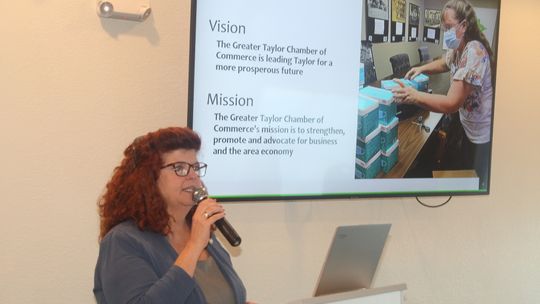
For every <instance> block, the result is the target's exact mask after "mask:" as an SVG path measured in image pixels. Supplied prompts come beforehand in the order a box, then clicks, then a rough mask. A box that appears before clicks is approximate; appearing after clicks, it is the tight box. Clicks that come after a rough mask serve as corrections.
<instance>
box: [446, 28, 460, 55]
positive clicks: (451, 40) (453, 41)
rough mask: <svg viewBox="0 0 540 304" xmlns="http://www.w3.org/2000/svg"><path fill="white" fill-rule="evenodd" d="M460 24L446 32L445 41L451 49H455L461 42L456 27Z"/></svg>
mask: <svg viewBox="0 0 540 304" xmlns="http://www.w3.org/2000/svg"><path fill="white" fill-rule="evenodd" d="M460 24H461V23H460ZM460 24H458V25H456V26H454V27H453V28H451V29H449V30H447V31H446V32H444V42H445V43H446V46H447V47H448V48H449V49H452V50H455V49H457V48H458V47H459V44H460V43H461V39H459V38H458V37H457V36H456V27H458V26H459V25H460Z"/></svg>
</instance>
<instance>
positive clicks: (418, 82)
mask: <svg viewBox="0 0 540 304" xmlns="http://www.w3.org/2000/svg"><path fill="white" fill-rule="evenodd" d="M411 82H412V83H413V87H414V88H415V89H417V90H418V91H424V92H426V91H427V90H428V83H429V77H428V76H427V75H425V74H418V75H417V76H416V77H414V78H413V79H412V81H411Z"/></svg>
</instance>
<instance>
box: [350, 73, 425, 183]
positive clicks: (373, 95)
mask: <svg viewBox="0 0 540 304" xmlns="http://www.w3.org/2000/svg"><path fill="white" fill-rule="evenodd" d="M400 80H401V82H402V84H403V85H405V86H411V87H413V88H415V89H416V90H419V91H427V90H428V82H429V77H428V76H426V75H424V74H420V75H418V76H416V77H415V78H414V79H412V80H408V79H400ZM397 86H400V84H399V83H397V82H396V81H394V80H382V81H381V87H382V89H380V88H376V87H371V86H367V87H365V88H361V89H360V91H359V97H358V131H357V134H358V135H357V139H356V167H355V169H356V170H355V178H357V179H361V178H374V177H376V176H377V175H378V174H379V172H381V171H383V172H384V173H388V172H389V171H390V170H391V169H392V168H393V167H394V166H395V165H396V163H397V161H398V154H399V140H398V122H399V120H398V118H397V117H396V109H397V105H396V103H395V101H394V95H393V94H392V91H391V90H392V88H394V87H397Z"/></svg>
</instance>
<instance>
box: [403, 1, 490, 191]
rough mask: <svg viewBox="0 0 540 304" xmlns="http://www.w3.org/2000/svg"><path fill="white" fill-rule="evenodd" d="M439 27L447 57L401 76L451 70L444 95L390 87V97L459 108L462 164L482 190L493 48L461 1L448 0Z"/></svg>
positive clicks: (432, 107) (442, 108)
mask: <svg viewBox="0 0 540 304" xmlns="http://www.w3.org/2000/svg"><path fill="white" fill-rule="evenodd" d="M442 25H443V29H445V32H444V41H445V43H446V45H447V46H448V48H449V49H450V50H449V51H448V52H447V53H446V56H443V58H441V59H439V60H436V61H433V62H431V63H428V64H426V65H423V66H420V67H415V68H412V69H411V70H410V71H409V72H408V73H407V74H406V76H405V78H407V79H411V78H414V77H416V76H417V75H418V74H420V73H426V74H434V73H443V72H448V71H450V74H451V76H452V77H451V79H450V82H451V83H450V88H449V90H448V93H447V94H446V95H438V94H428V93H424V92H419V91H416V90H415V89H413V88H410V87H404V88H399V89H395V90H393V93H394V97H395V100H396V101H397V102H398V103H406V104H416V105H418V106H420V107H422V108H425V109H427V110H430V111H433V112H439V113H454V112H457V111H459V117H460V121H461V125H462V126H463V130H464V133H465V135H466V136H463V139H462V143H461V145H462V148H461V151H462V153H463V155H462V156H461V158H462V160H463V161H465V163H464V164H463V167H464V168H470V169H475V170H476V173H477V174H478V176H479V177H480V187H481V188H485V187H486V185H487V181H486V177H487V176H488V172H487V170H488V160H489V154H490V151H491V111H492V105H493V82H492V73H494V72H495V69H494V66H495V63H494V58H493V57H494V56H493V51H492V50H491V48H490V46H489V43H488V41H487V39H486V37H485V36H484V34H483V33H482V32H481V31H480V28H479V27H478V23H477V19H476V14H475V12H474V9H473V7H472V6H471V4H470V3H468V2H467V1H466V0H450V1H448V2H447V3H446V4H445V6H444V8H443V11H442Z"/></svg>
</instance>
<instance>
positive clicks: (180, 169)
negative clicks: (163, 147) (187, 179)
mask: <svg viewBox="0 0 540 304" xmlns="http://www.w3.org/2000/svg"><path fill="white" fill-rule="evenodd" d="M167 167H171V168H172V169H173V170H174V173H176V175H178V176H186V175H188V174H189V170H191V169H193V171H195V173H196V174H197V175H198V176H199V177H202V176H204V175H205V174H206V167H208V165H207V164H205V163H194V164H189V163H186V162H176V163H172V164H168V165H165V166H163V167H161V169H165V168H167Z"/></svg>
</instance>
